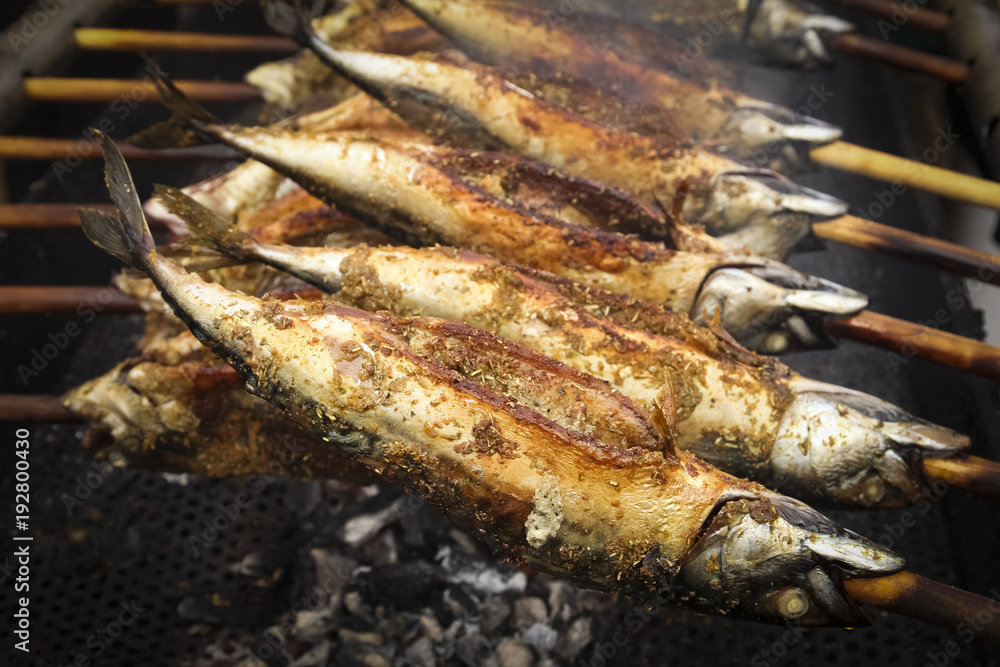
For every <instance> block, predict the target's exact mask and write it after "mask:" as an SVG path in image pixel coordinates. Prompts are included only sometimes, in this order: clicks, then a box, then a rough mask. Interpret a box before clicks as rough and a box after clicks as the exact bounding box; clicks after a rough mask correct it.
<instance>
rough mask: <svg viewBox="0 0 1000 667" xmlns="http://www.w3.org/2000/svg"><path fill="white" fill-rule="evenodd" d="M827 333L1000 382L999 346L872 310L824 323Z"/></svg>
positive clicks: (905, 357) (906, 357) (904, 356)
mask: <svg viewBox="0 0 1000 667" xmlns="http://www.w3.org/2000/svg"><path fill="white" fill-rule="evenodd" d="M826 330H827V333H829V334H830V335H832V336H835V337H838V338H846V339H848V340H856V341H858V342H861V343H865V344H867V345H872V346H874V347H880V348H882V349H884V350H890V351H891V352H894V353H895V354H897V355H899V356H900V357H901V358H902V359H904V360H905V359H911V358H914V357H916V358H918V359H925V360H927V361H933V362H936V363H939V364H943V365H945V366H951V367H952V368H956V369H958V370H960V371H965V372H967V373H972V374H974V375H981V376H983V377H987V378H990V379H992V380H1000V347H996V346H993V345H989V344H988V343H983V342H982V341H978V340H972V339H971V338H965V337H963V336H958V335H956V334H953V333H948V332H947V331H940V330H938V329H934V328H932V327H928V326H924V325H922V324H915V323H913V322H907V321H906V320H900V319H896V318H895V317H889V316H887V315H879V314H878V313H873V312H871V311H868V310H866V311H863V312H862V313H860V314H859V315H855V316H854V317H852V318H850V319H846V320H836V321H833V322H830V323H829V324H827V327H826Z"/></svg>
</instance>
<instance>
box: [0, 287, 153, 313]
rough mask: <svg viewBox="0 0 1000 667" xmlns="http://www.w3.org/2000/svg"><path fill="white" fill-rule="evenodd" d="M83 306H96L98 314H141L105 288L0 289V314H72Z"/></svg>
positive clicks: (127, 298)
mask: <svg viewBox="0 0 1000 667" xmlns="http://www.w3.org/2000/svg"><path fill="white" fill-rule="evenodd" d="M87 303H100V304H101V308H102V310H101V312H102V313H137V312H142V309H141V308H140V307H139V303H138V302H137V301H136V300H135V299H133V298H132V297H130V296H129V295H127V294H124V293H123V292H121V291H120V290H117V289H113V288H108V287H46V286H36V285H27V286H21V285H14V286H3V287H0V313H5V314H6V313H20V314H24V313H53V312H73V311H74V310H76V309H77V308H78V307H80V305H81V304H87Z"/></svg>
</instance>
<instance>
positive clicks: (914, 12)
mask: <svg viewBox="0 0 1000 667" xmlns="http://www.w3.org/2000/svg"><path fill="white" fill-rule="evenodd" d="M170 1H171V0H167V2H170ZM173 1H174V2H176V1H177V0H173ZM830 1H831V2H837V3H839V4H841V5H843V6H844V7H854V8H856V9H860V10H861V11H863V12H865V13H867V14H871V15H872V16H877V17H879V18H882V19H887V20H890V21H893V22H894V23H893V25H896V23H897V22H899V21H903V23H902V25H906V26H910V27H913V28H917V29H918V30H927V31H928V32H944V31H945V30H947V29H948V24H950V23H951V17H950V16H948V15H947V14H945V13H944V12H938V11H935V10H933V9H925V8H923V7H917V6H915V3H910V4H907V3H903V2H895V1H894V0H830Z"/></svg>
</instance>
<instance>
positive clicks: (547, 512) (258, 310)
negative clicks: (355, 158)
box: [149, 257, 763, 594]
mask: <svg viewBox="0 0 1000 667" xmlns="http://www.w3.org/2000/svg"><path fill="white" fill-rule="evenodd" d="M151 262H154V264H152V265H150V266H149V269H150V270H151V271H152V272H153V275H154V279H155V280H156V282H157V283H158V284H159V285H160V287H161V289H162V290H163V291H164V293H165V295H166V296H167V298H168V299H169V300H170V301H171V302H172V303H173V305H174V307H175V309H176V310H177V311H178V312H179V313H183V314H184V317H185V319H186V320H187V322H188V323H189V326H191V327H193V328H194V329H195V330H197V331H199V332H200V334H201V335H202V336H204V337H206V338H207V340H209V341H211V343H212V345H213V346H214V349H215V351H216V353H218V354H220V355H222V356H223V357H224V358H226V359H227V360H228V361H229V362H230V363H231V364H233V365H234V367H236V368H237V369H238V370H239V372H240V374H241V375H242V376H243V377H244V379H246V381H247V382H248V386H250V387H251V388H252V389H253V391H254V392H255V393H258V394H259V395H261V396H262V397H264V398H266V399H267V400H269V401H271V402H273V403H275V404H277V405H280V406H282V407H283V408H284V409H285V410H286V411H287V412H288V413H289V414H291V415H292V417H293V418H294V419H296V420H297V421H298V422H299V423H300V424H303V425H308V426H310V427H311V428H312V429H314V430H315V431H316V432H318V433H319V434H320V435H321V436H323V437H325V438H328V439H330V440H331V441H332V442H334V443H336V444H337V445H339V446H340V447H342V448H343V449H345V450H346V451H348V452H350V453H351V454H352V455H353V456H354V457H356V458H358V459H359V460H361V461H363V462H364V463H366V464H367V465H369V466H370V467H372V468H373V469H374V470H375V471H376V472H377V473H378V474H379V475H380V476H382V477H383V478H385V479H390V480H395V481H398V482H400V483H401V484H403V486H404V487H405V488H407V489H408V490H409V491H410V492H412V493H415V494H417V495H420V496H422V497H424V498H426V499H428V500H429V501H431V502H433V503H434V504H435V505H437V506H438V507H440V508H441V509H442V510H443V511H444V512H445V513H446V514H447V515H448V516H449V517H450V518H451V519H452V520H453V521H455V522H456V523H458V524H459V525H460V526H462V527H464V528H466V529H468V530H471V531H472V532H474V533H476V534H478V535H480V536H481V537H482V539H484V540H485V541H486V542H487V543H488V544H491V545H492V546H494V547H495V548H497V549H498V550H499V551H501V552H502V553H504V554H505V555H507V556H509V557H512V558H515V559H517V560H520V561H522V562H531V563H534V564H535V565H536V566H538V567H542V568H544V569H547V570H549V571H552V572H556V573H558V574H559V575H560V576H565V577H568V578H571V579H574V580H576V581H579V582H581V583H585V584H586V585H589V586H595V587H599V588H604V589H608V590H615V591H620V592H631V593H635V594H639V593H641V592H643V591H648V590H651V589H655V588H657V587H660V586H663V585H664V584H665V583H666V582H667V581H668V580H669V578H670V577H671V575H672V574H673V573H675V572H676V571H677V568H678V566H679V561H680V559H682V558H683V555H684V553H685V552H686V551H687V549H689V548H690V544H691V543H692V541H693V540H694V539H695V538H696V536H697V535H698V534H699V533H700V531H701V529H702V527H703V524H704V522H705V519H706V518H707V517H708V516H709V513H710V512H711V510H712V508H713V507H714V506H715V504H716V503H717V502H718V500H719V498H720V497H722V496H724V495H725V496H727V497H731V496H732V494H736V495H740V494H744V495H753V494H754V493H763V491H762V490H761V489H760V488H759V487H756V486H754V485H750V484H749V483H747V482H744V481H740V480H737V479H734V478H731V477H729V476H727V475H724V474H722V473H719V472H718V471H716V470H715V469H714V468H711V467H709V466H707V465H705V464H703V463H700V462H698V461H697V460H695V459H690V458H688V457H687V456H686V455H683V454H678V453H675V452H673V451H672V450H671V449H670V447H669V446H668V445H666V444H660V443H662V442H663V441H662V440H659V439H658V438H657V436H655V435H654V433H655V431H653V430H652V429H651V428H650V427H649V426H648V423H646V426H644V427H642V424H643V422H638V425H639V426H640V427H642V428H641V430H642V431H643V432H644V433H645V434H646V435H645V436H641V435H636V434H634V433H633V436H635V437H631V436H630V437H631V439H630V440H628V442H627V443H625V444H626V445H627V446H622V442H621V441H620V440H618V441H615V442H614V443H613V444H608V443H605V442H603V441H602V440H599V439H598V438H597V437H596V433H598V432H600V431H598V430H596V429H600V428H608V427H610V428H613V429H614V430H616V431H617V432H620V433H624V431H622V429H624V428H626V425H627V424H628V423H636V422H634V421H619V417H617V416H615V415H627V414H629V413H631V414H636V413H635V412H634V408H631V407H629V405H630V402H629V401H628V400H627V399H624V397H621V396H620V395H618V394H615V393H613V392H610V391H609V390H606V389H605V390H604V393H605V395H606V396H607V400H609V401H618V402H619V404H620V405H621V409H619V410H617V411H616V412H614V413H612V417H611V419H610V423H609V424H607V425H606V426H605V425H603V424H602V423H604V422H605V421H606V415H605V414H600V415H590V416H585V417H584V419H585V421H587V423H591V424H593V425H594V428H595V431H594V433H595V435H588V434H585V433H582V432H580V431H574V430H570V429H569V428H567V427H566V426H563V425H561V424H560V423H559V422H557V421H553V420H551V419H549V418H546V417H543V416H542V415H541V414H539V413H538V412H536V411H534V410H532V409H531V408H530V407H528V406H527V405H525V404H524V403H523V402H519V401H518V400H516V399H514V398H512V397H511V396H508V395H503V394H499V393H496V392H495V391H494V390H493V389H492V388H490V387H489V386H486V385H483V384H480V381H477V379H476V378H478V375H477V376H476V377H471V376H472V375H473V373H472V372H469V376H465V375H462V374H461V372H459V371H460V370H461V369H462V368H469V367H472V366H475V367H476V368H480V369H485V368H490V364H491V362H492V364H493V367H494V368H497V366H498V364H499V363H500V362H501V361H504V360H513V361H516V360H520V361H518V363H539V364H541V369H542V372H544V373H545V374H546V375H547V376H548V377H546V379H545V383H544V384H545V386H546V387H547V388H546V389H544V390H543V388H542V387H540V386H538V385H536V383H524V386H523V387H522V388H521V389H520V391H526V392H534V391H543V393H541V394H538V395H537V399H536V400H537V401H538V402H539V403H540V404H543V405H545V404H550V407H552V408H553V411H554V412H557V411H558V410H559V407H560V405H562V404H560V403H556V404H551V399H552V395H551V393H549V392H550V391H551V387H552V386H553V385H555V386H558V385H560V384H562V385H572V384H579V385H580V386H581V387H584V388H585V391H586V394H587V400H586V401H585V404H587V405H590V404H591V402H592V401H593V400H595V399H596V396H594V395H593V393H594V392H595V391H600V389H599V388H594V387H586V383H587V382H588V380H586V379H585V378H584V376H581V375H580V374H578V373H577V372H576V371H571V370H570V369H568V368H566V367H562V366H559V365H553V364H554V362H552V361H550V360H543V359H542V358H541V357H538V356H537V355H535V354H534V353H529V352H527V351H522V350H519V349H517V348H515V346H513V345H512V344H510V343H506V342H504V341H501V340H499V339H495V338H493V337H491V336H489V335H488V334H484V333H482V332H479V331H477V330H475V329H471V328H469V327H466V326H464V325H457V324H444V323H441V322H439V321H434V320H423V319H415V320H402V319H399V318H396V317H392V316H389V315H387V314H382V315H372V314H371V313H367V312H364V311H359V310H354V309H351V308H346V307H344V306H340V305H336V304H332V303H325V304H323V303H317V302H309V301H291V302H283V303H279V302H274V301H267V300H261V299H256V298H253V297H246V296H243V295H239V294H236V293H232V292H228V291H226V290H224V289H222V288H220V287H218V286H216V285H211V284H207V283H203V282H201V281H200V280H199V279H198V278H197V277H195V276H190V275H188V274H185V273H183V271H182V270H181V269H179V267H178V268H174V267H172V266H171V265H170V263H169V262H164V261H162V260H157V259H156V258H155V257H154V258H151ZM456 347H463V348H465V350H464V351H463V353H462V355H461V356H459V357H455V356H453V355H454V348H456ZM449 348H450V349H451V350H452V352H449V353H446V354H444V353H442V354H441V355H439V354H438V353H437V352H436V351H437V350H448V349H449ZM425 355H426V356H425ZM473 359H476V360H477V361H475V362H473V361H471V360H473ZM442 362H444V363H442ZM449 364H450V366H452V367H450V366H449ZM501 368H502V367H501ZM509 368H513V367H509ZM497 370H498V372H499V370H500V368H497ZM517 373H518V374H517V376H516V378H515V377H505V376H500V377H495V379H494V381H495V382H496V383H499V382H506V383H511V384H518V383H521V382H522V379H521V378H523V377H524V373H523V369H518V371H517ZM589 382H592V380H590V381H589ZM495 386H498V385H495ZM567 396H569V398H568V399H567V400H568V401H572V399H573V396H572V394H567ZM615 397H617V398H615ZM559 418H560V419H568V420H574V422H575V420H579V419H580V418H581V415H580V414H579V412H578V411H574V410H573V409H567V410H566V411H564V413H563V415H562V416H560V417H559ZM599 422H600V423H599ZM567 423H569V422H567ZM654 442H655V443H657V444H656V446H653V447H650V446H649V445H650V444H651V443H654ZM643 443H649V444H643ZM654 450H655V451H654Z"/></svg>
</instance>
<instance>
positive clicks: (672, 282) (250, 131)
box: [151, 81, 867, 351]
mask: <svg viewBox="0 0 1000 667" xmlns="http://www.w3.org/2000/svg"><path fill="white" fill-rule="evenodd" d="M158 86H159V89H160V91H161V94H162V95H163V98H164V100H166V101H167V103H168V104H169V105H170V106H171V108H173V109H174V110H175V114H177V116H178V117H180V118H181V119H182V120H181V121H179V122H183V123H186V124H188V125H190V126H192V127H194V128H195V130H196V131H197V132H199V133H201V134H203V135H205V136H208V137H211V138H212V139H214V140H217V141H221V142H223V143H226V144H227V145H230V146H232V147H235V148H237V149H238V150H242V151H245V152H247V153H248V154H250V155H251V156H253V157H254V158H255V159H257V160H258V161H260V162H262V163H264V164H266V165H268V166H270V167H272V168H274V169H275V170H277V171H279V172H281V173H283V174H285V175H287V176H289V177H291V178H293V179H294V180H295V181H297V182H298V183H300V184H301V185H303V187H305V188H306V189H307V190H308V191H310V192H311V193H313V194H314V195H316V196H318V197H320V198H323V199H324V200H326V201H327V202H330V203H332V204H335V205H337V206H338V207H340V208H341V209H343V210H347V211H350V212H351V213H353V214H354V215H357V216H359V217H360V218H361V219H362V220H364V221H366V222H371V223H375V224H376V225H388V226H390V227H392V228H393V229H395V230H396V231H397V232H402V233H403V234H404V235H405V238H406V240H407V241H410V242H412V243H415V244H418V245H420V244H433V243H447V244H449V245H454V246H458V247H463V248H468V249H472V250H475V251H479V252H486V253H489V254H491V255H494V256H497V257H499V258H502V259H506V260H508V261H514V262H519V263H524V264H527V265H530V266H534V267H536V268H541V269H545V270H549V271H553V272H557V273H560V274H561V275H566V276H568V277H570V278H573V279H575V280H579V281H581V282H584V283H587V284H590V285H594V286H597V287H601V288H603V289H608V290H610V291H614V292H621V293H628V294H631V295H633V296H635V297H636V298H640V299H644V300H648V301H652V302H654V303H659V304H664V305H666V306H668V307H670V308H671V309H674V310H676V311H678V312H685V313H691V315H692V317H696V318H700V317H702V316H703V315H704V314H705V313H707V316H706V317H707V318H709V319H710V318H711V317H712V316H713V313H714V312H715V311H716V310H718V311H719V312H720V314H721V316H722V321H723V324H724V326H726V327H727V328H728V329H729V330H731V331H732V332H733V334H734V335H737V336H740V335H741V332H742V331H744V330H747V331H749V332H750V333H751V334H752V337H750V338H747V341H748V342H750V343H751V344H756V343H757V342H758V339H760V340H763V338H761V337H760V336H759V335H758V334H759V331H758V329H760V328H763V329H764V330H765V331H766V333H771V332H773V331H778V332H783V334H782V335H783V339H782V340H784V341H785V344H784V346H783V347H781V348H780V351H788V350H792V349H796V348H799V347H802V348H808V347H810V346H815V345H816V344H817V343H822V344H826V343H825V342H826V339H825V338H824V337H823V336H822V326H821V325H822V322H823V321H824V319H825V318H826V317H831V316H832V317H841V316H846V315H850V314H854V313H857V312H858V311H860V310H862V309H863V308H864V307H865V305H866V304H867V301H866V299H865V298H864V297H863V296H862V295H860V294H858V293H857V292H854V291H853V290H849V289H847V288H842V287H840V286H836V285H834V284H832V283H827V282H822V281H816V280H813V279H810V278H808V277H806V276H803V275H801V274H797V273H796V272H794V271H792V270H791V269H788V268H787V267H783V266H781V265H773V264H771V263H769V262H768V261H767V260H762V259H758V258H750V257H747V256H743V255H740V256H732V257H727V256H720V255H713V254H701V253H690V252H675V251H670V250H667V249H665V248H664V247H663V246H662V245H660V244H653V243H647V242H642V241H638V240H635V239H630V238H627V237H625V236H622V235H620V234H617V233H610V232H603V231H600V230H591V229H582V228H578V227H575V226H573V225H569V224H566V223H563V222H561V221H558V220H554V219H551V218H547V217H544V216H532V215H526V214H525V213H524V212H522V211H519V210H517V209H515V208H512V207H511V206H508V205H507V204H505V203H503V202H500V201H498V200H496V199H495V198H493V197H491V196H489V195H488V194H487V193H485V192H483V191H482V190H481V189H479V188H477V187H474V186H470V185H469V184H467V183H466V182H465V181H463V179H462V176H461V174H460V173H456V172H455V170H454V167H455V166H456V165H457V164H459V163H460V161H456V160H455V159H454V158H455V153H454V152H453V150H452V149H447V148H441V147H434V146H428V145H426V144H408V143H398V142H394V141H378V140H375V139H373V138H372V137H370V136H361V137H359V136H356V135H351V134H349V135H346V136H343V135H318V136H316V135H311V134H303V133H297V132H291V131H287V130H282V129H272V128H239V127H236V126H229V125H224V124H222V123H220V122H219V121H217V120H215V119H214V118H212V117H211V116H210V115H208V114H207V112H205V111H204V110H202V109H201V108H200V107H197V106H195V105H194V103H193V102H191V101H190V100H188V99H187V98H185V97H183V94H182V93H180V92H179V91H177V90H176V88H175V87H173V86H172V85H171V84H170V83H169V82H166V81H162V82H158ZM155 131H156V129H155V128H154V130H153V131H151V132H155ZM498 160H499V158H498ZM751 267H756V270H757V272H758V273H759V274H760V276H766V277H767V278H766V279H765V278H759V279H757V280H758V281H759V282H761V283H767V281H768V280H770V283H768V284H767V287H768V289H767V290H759V291H758V292H759V293H761V294H765V295H766V298H767V299H768V301H767V302H766V303H765V302H761V303H760V304H757V305H749V304H746V303H740V300H741V298H743V295H745V294H747V291H746V290H745V289H744V285H741V284H736V289H737V291H736V292H733V291H730V289H729V288H730V287H731V285H732V284H733V283H734V281H731V280H730V281H725V280H718V279H712V276H713V274H715V273H718V271H719V270H721V269H727V275H729V274H733V275H738V274H739V272H741V271H746V270H748V269H749V268H751ZM775 277H777V280H775ZM747 279H748V280H749V279H750V276H749V274H748V276H747ZM706 285H707V286H709V288H708V289H706V288H705V286H706ZM810 285H811V287H810ZM810 289H818V290H819V292H821V294H817V295H814V298H812V299H808V298H806V295H807V294H808V292H809V291H810ZM755 294H756V293H755ZM786 294H787V296H788V298H787V299H783V298H782V296H783V295H786ZM791 300H795V303H794V304H792V303H791ZM810 308H811V309H810ZM740 314H752V315H753V320H752V322H750V321H749V320H748V321H742V320H740V319H739V317H740ZM803 314H805V315H807V317H803V316H802V315H803ZM793 316H794V317H795V318H797V319H796V320H795V322H793V326H788V325H787V320H788V318H789V317H793ZM806 325H809V326H811V327H812V328H811V329H810V328H809V326H806ZM800 334H801V335H800ZM770 340H771V342H772V343H773V340H774V339H773V337H772V338H771V339H770ZM772 347H773V345H772Z"/></svg>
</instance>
